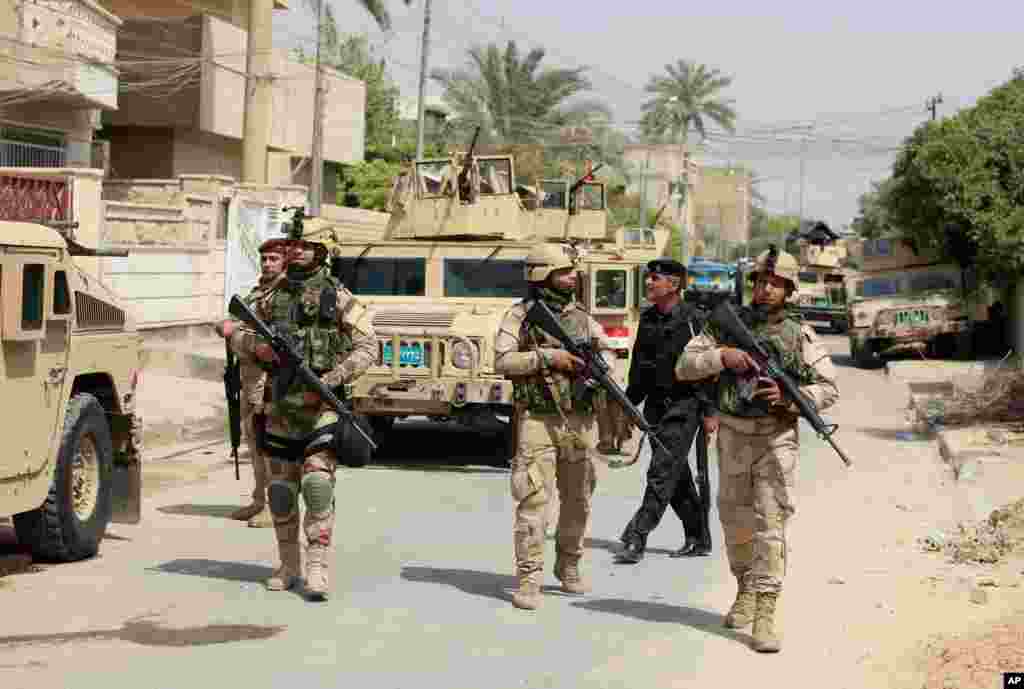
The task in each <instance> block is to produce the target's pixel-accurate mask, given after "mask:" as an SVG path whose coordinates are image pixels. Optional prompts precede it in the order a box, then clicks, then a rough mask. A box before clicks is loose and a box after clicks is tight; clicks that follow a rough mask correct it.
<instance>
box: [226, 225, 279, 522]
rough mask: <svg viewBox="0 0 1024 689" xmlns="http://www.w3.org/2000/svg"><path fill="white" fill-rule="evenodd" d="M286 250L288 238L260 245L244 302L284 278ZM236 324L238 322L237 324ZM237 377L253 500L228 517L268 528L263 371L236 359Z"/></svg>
mask: <svg viewBox="0 0 1024 689" xmlns="http://www.w3.org/2000/svg"><path fill="white" fill-rule="evenodd" d="M287 253H288V247H287V241H286V240H284V239H268V240H267V241H265V242H263V244H262V245H260V281H259V284H257V285H256V286H255V287H254V288H253V289H252V291H251V292H249V294H248V295H246V297H245V303H246V304H248V305H249V306H250V307H251V306H252V305H253V304H254V303H256V302H257V301H260V300H262V299H265V298H266V297H267V296H268V295H270V294H271V293H272V292H273V291H274V290H276V289H277V288H278V286H279V285H280V283H281V281H282V280H283V279H284V268H285V255H286V254H287ZM236 325H237V323H236ZM224 329H225V326H224V324H223V322H222V323H218V324H217V327H216V330H217V334H218V335H220V336H221V337H224ZM239 364H240V365H239V378H240V379H241V382H242V394H241V395H240V400H241V407H242V408H241V419H242V432H243V435H244V436H245V444H246V447H248V449H249V457H250V458H251V460H252V473H253V479H254V485H253V490H252V502H251V503H250V504H248V505H246V506H245V507H241V508H239V509H237V510H235V511H234V512H232V513H231V515H230V516H231V519H238V520H240V521H246V520H248V522H249V526H250V527H252V528H256V529H264V528H269V527H271V526H273V525H274V522H273V520H272V518H271V516H270V510H269V509H267V463H266V458H265V457H264V456H263V451H262V449H261V448H260V446H259V443H258V442H256V438H255V433H254V432H253V431H254V429H255V428H256V424H257V423H262V420H261V419H260V417H261V416H262V414H263V385H264V382H265V381H266V377H267V375H266V371H264V370H263V367H262V366H261V365H260V364H259V363H257V362H255V361H251V360H248V359H246V360H242V361H240V362H239Z"/></svg>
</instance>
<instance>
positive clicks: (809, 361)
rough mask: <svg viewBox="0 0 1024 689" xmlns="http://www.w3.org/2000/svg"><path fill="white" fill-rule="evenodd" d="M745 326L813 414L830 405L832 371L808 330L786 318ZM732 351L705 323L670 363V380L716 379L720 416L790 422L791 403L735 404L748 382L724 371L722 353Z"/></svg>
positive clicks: (745, 377) (745, 376)
mask: <svg viewBox="0 0 1024 689" xmlns="http://www.w3.org/2000/svg"><path fill="white" fill-rule="evenodd" d="M749 327H750V330H751V332H752V333H753V335H754V336H755V337H756V338H757V339H758V340H759V341H760V342H761V344H762V345H763V346H764V348H765V349H766V350H767V351H768V352H769V353H771V354H773V355H774V356H775V357H776V359H777V361H778V362H779V363H780V364H781V365H782V367H783V369H784V370H785V371H786V373H788V374H789V375H790V377H791V378H792V379H793V380H794V381H795V382H796V384H797V385H798V386H799V388H800V390H801V391H802V392H803V393H804V394H805V395H806V396H807V397H808V398H809V399H810V400H811V402H812V403H813V404H814V405H815V407H816V408H817V409H818V411H819V412H820V411H822V410H824V409H827V408H828V407H830V406H831V405H832V404H834V403H835V400H836V399H837V398H838V396H839V390H838V388H837V386H836V383H835V380H836V376H835V368H834V367H833V365H832V359H831V357H830V356H829V354H828V352H827V350H826V349H825V347H824V345H822V344H821V341H820V340H819V339H818V336H817V335H816V334H815V332H814V330H813V329H812V328H811V327H810V326H804V325H801V324H800V323H799V322H798V321H796V320H794V319H792V318H789V317H786V318H783V319H782V320H779V321H777V322H774V323H769V322H761V323H757V324H753V325H751V326H749ZM732 346H735V343H733V342H731V341H729V340H727V339H726V338H724V337H722V335H721V334H720V333H718V332H716V330H715V329H714V327H713V326H711V325H710V324H709V325H708V326H707V327H706V328H705V329H704V331H703V332H702V333H701V334H700V335H698V336H697V337H695V338H693V339H692V340H690V342H689V343H688V344H687V346H686V348H685V349H684V350H683V354H682V356H680V357H679V360H678V361H677V363H676V369H675V373H676V378H678V379H679V380H701V379H705V378H709V377H717V385H716V386H715V388H716V394H715V398H716V402H717V407H718V411H719V412H720V413H721V414H724V415H728V416H732V417H741V418H743V417H746V418H760V417H766V416H782V417H788V418H789V419H790V420H791V421H792V420H795V414H796V407H795V405H793V404H792V403H789V404H787V405H785V406H775V407H772V406H770V405H769V404H768V403H767V402H765V401H764V400H762V399H754V400H751V401H745V400H743V399H741V394H740V388H741V386H742V385H744V384H747V385H749V384H752V383H753V382H754V381H753V380H751V378H750V376H749V374H743V375H737V374H736V373H735V372H734V371H732V370H730V369H727V368H725V366H724V364H723V363H722V348H724V347H732Z"/></svg>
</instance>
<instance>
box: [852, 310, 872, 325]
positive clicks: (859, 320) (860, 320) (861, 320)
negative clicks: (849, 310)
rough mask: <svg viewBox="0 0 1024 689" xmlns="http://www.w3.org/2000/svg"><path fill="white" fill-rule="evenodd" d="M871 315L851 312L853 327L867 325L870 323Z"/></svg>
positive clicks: (865, 312)
mask: <svg viewBox="0 0 1024 689" xmlns="http://www.w3.org/2000/svg"><path fill="white" fill-rule="evenodd" d="M870 318H871V314H869V313H868V312H867V311H854V312H853V324H854V325H868V324H869V322H870Z"/></svg>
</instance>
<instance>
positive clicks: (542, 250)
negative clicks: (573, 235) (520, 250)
mask: <svg viewBox="0 0 1024 689" xmlns="http://www.w3.org/2000/svg"><path fill="white" fill-rule="evenodd" d="M575 267H576V255H575V252H574V251H573V248H572V247H571V246H569V245H568V244H553V243H548V242H541V243H540V244H538V245H537V246H535V247H533V249H531V250H530V253H529V254H528V255H527V257H526V279H527V281H528V282H544V281H545V280H547V279H548V276H549V275H551V273H553V272H555V271H556V270H560V269H562V268H575Z"/></svg>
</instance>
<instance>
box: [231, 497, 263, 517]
mask: <svg viewBox="0 0 1024 689" xmlns="http://www.w3.org/2000/svg"><path fill="white" fill-rule="evenodd" d="M264 509H266V508H265V507H264V505H263V503H261V502H251V503H249V504H248V505H246V506H245V507H239V508H238V509H237V510H235V511H234V512H232V513H231V514H229V515H228V519H237V520H238V521H240V522H244V521H247V520H249V519H252V518H253V517H255V516H256V515H257V514H259V513H260V512H261V511H262V510H264Z"/></svg>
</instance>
